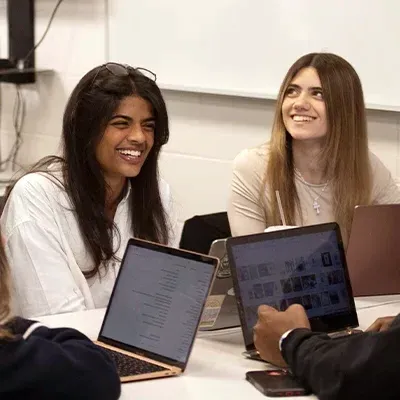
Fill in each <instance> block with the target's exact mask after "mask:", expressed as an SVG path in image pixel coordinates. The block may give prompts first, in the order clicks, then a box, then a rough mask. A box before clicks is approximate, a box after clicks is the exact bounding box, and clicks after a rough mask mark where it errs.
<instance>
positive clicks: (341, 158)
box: [263, 53, 372, 242]
mask: <svg viewBox="0 0 400 400" xmlns="http://www.w3.org/2000/svg"><path fill="white" fill-rule="evenodd" d="M306 67H313V68H315V70H316V71H317V73H318V75H319V78H320V81H321V86H322V91H323V96H324V100H325V106H326V115H327V122H328V134H327V136H326V145H325V147H324V149H323V151H322V154H321V158H320V161H321V165H325V171H324V172H325V174H326V176H330V177H332V178H331V188H332V200H333V204H332V207H333V211H334V215H335V218H336V221H337V222H338V223H339V225H340V227H341V231H342V235H343V238H344V240H345V242H347V239H348V235H349V233H350V227H351V223H352V218H353V212H354V207H355V206H356V205H360V204H369V203H370V201H371V200H370V197H371V185H372V183H371V168H370V163H369V154H368V135H367V122H366V115H365V104H364V96H363V90H362V86H361V82H360V78H359V77H358V75H357V73H356V71H355V70H354V68H353V67H352V66H351V65H350V64H349V63H348V62H347V61H346V60H344V59H343V58H341V57H339V56H337V55H335V54H330V53H311V54H306V55H305V56H303V57H301V58H300V59H298V60H297V61H296V62H295V63H294V64H293V65H292V67H291V68H290V69H289V71H288V73H287V74H286V77H285V79H284V81H283V83H282V85H281V88H280V91H279V97H278V100H277V105H276V112H275V118H274V124H273V128H272V135H271V141H270V146H269V147H270V148H269V159H268V165H267V170H266V174H265V179H264V186H263V191H264V190H265V189H266V187H267V186H268V188H269V190H270V193H275V190H279V193H280V197H281V200H282V205H283V209H284V212H285V217H286V222H287V223H288V224H289V225H295V224H296V222H295V221H296V212H297V213H298V215H299V217H300V219H301V217H302V216H301V211H300V200H299V197H298V195H297V191H296V186H295V179H294V165H293V153H292V137H291V136H290V134H289V133H288V132H287V131H286V128H285V125H284V123H283V117H282V103H283V100H284V98H285V95H286V91H287V88H288V86H289V85H290V83H291V82H292V80H293V79H294V77H295V76H296V75H297V73H298V72H300V70H302V69H303V68H306ZM266 210H267V211H266V220H267V221H268V224H273V225H278V224H280V223H281V221H280V216H279V209H278V205H277V201H276V199H275V196H272V195H271V196H270V200H269V204H268V205H267V206H266Z"/></svg>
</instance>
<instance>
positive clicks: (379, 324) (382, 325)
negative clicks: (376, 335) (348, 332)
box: [365, 317, 396, 332]
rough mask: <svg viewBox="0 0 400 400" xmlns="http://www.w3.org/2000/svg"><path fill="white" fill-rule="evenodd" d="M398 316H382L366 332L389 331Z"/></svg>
mask: <svg viewBox="0 0 400 400" xmlns="http://www.w3.org/2000/svg"><path fill="white" fill-rule="evenodd" d="M395 318H396V317H382V318H378V319H377V320H376V321H375V322H374V323H373V324H372V325H371V326H370V327H369V328H367V329H366V331H365V332H383V331H387V330H388V329H389V328H390V325H392V322H393V321H394V319H395Z"/></svg>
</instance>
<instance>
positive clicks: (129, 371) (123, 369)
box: [101, 347, 167, 378]
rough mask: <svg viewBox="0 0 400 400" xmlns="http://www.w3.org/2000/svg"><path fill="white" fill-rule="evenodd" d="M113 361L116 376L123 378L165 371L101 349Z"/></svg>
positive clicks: (154, 365)
mask: <svg viewBox="0 0 400 400" xmlns="http://www.w3.org/2000/svg"><path fill="white" fill-rule="evenodd" d="M101 348H102V350H103V351H105V352H106V353H107V354H108V355H109V356H110V357H111V358H112V360H113V361H114V363H115V365H116V366H117V371H118V375H119V376H120V377H121V378H122V377H124V376H131V375H141V374H148V373H151V372H158V371H167V368H164V367H160V366H159V365H156V364H152V363H149V362H147V361H143V360H140V359H139V358H135V357H130V356H127V355H126V354H123V353H119V352H118V351H113V350H110V349H107V348H105V347H101Z"/></svg>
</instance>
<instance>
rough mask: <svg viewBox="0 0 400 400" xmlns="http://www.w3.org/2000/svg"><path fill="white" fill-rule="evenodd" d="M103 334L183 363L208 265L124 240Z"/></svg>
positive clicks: (206, 285)
mask: <svg viewBox="0 0 400 400" xmlns="http://www.w3.org/2000/svg"><path fill="white" fill-rule="evenodd" d="M121 268H122V269H121V271H120V275H119V278H118V282H117V287H116V288H115V291H114V295H113V297H112V299H111V303H110V305H109V311H108V314H107V317H106V320H105V322H104V325H103V329H102V332H101V335H102V336H103V337H106V338H109V339H112V340H115V341H118V342H122V343H125V344H127V345H130V346H134V347H137V348H139V349H143V350H147V351H150V352H152V353H155V354H158V355H161V356H163V357H167V358H170V359H172V360H175V361H178V362H186V361H187V358H188V356H189V352H190V348H191V345H192V342H193V340H194V336H195V334H196V329H197V324H198V321H199V319H200V316H201V313H202V310H203V304H204V303H205V300H206V297H207V293H208V290H209V287H210V285H211V281H212V278H213V274H214V266H213V265H212V264H208V263H205V262H201V261H196V260H191V259H186V258H183V257H179V256H176V255H171V254H167V253H162V252H159V251H156V250H151V249H147V248H143V247H139V246H134V245H129V248H128V250H127V253H126V256H125V260H124V265H123V266H121Z"/></svg>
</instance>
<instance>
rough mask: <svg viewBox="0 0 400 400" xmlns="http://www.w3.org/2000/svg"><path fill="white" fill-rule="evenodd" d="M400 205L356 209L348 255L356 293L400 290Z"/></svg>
mask: <svg viewBox="0 0 400 400" xmlns="http://www.w3.org/2000/svg"><path fill="white" fill-rule="evenodd" d="M399 232H400V204H385V205H370V206H357V207H356V208H355V209H354V217H353V223H352V226H351V232H350V238H349V243H348V246H347V252H346V258H347V263H348V266H349V274H350V279H351V285H352V287H353V293H354V296H373V295H385V294H398V293H400V233H399Z"/></svg>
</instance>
